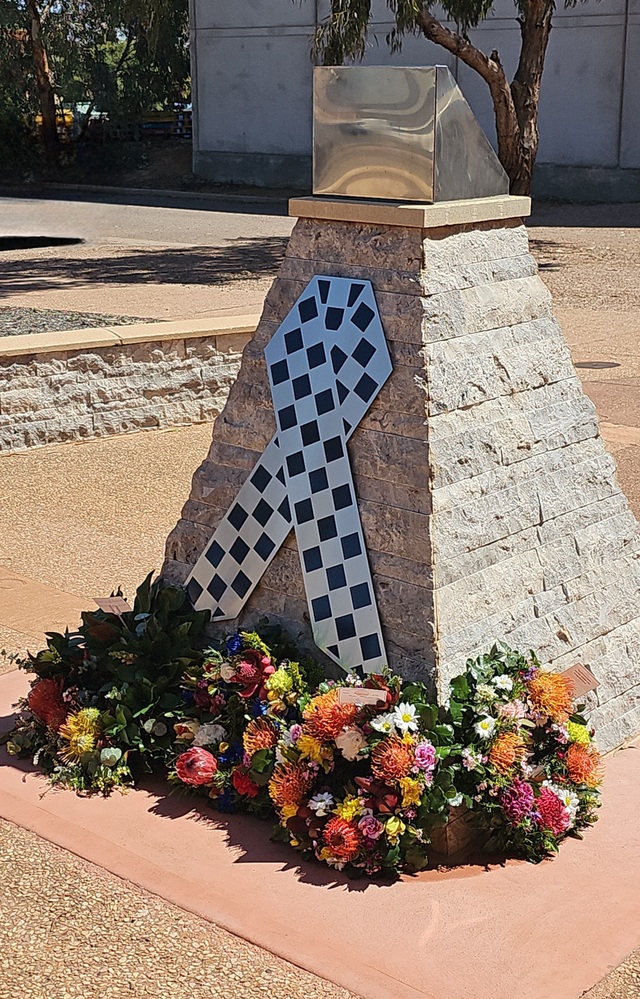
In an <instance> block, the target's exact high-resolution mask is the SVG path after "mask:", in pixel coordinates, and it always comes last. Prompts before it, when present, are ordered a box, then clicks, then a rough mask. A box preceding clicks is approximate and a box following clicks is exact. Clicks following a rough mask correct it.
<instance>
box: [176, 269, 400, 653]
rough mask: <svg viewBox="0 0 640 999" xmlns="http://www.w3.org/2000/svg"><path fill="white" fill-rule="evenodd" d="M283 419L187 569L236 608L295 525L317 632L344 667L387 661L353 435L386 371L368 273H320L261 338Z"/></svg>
mask: <svg viewBox="0 0 640 999" xmlns="http://www.w3.org/2000/svg"><path fill="white" fill-rule="evenodd" d="M265 357H266V360H267V366H268V370H269V381H270V385H271V394H272V397H273V405H274V409H275V413H276V422H277V426H278V431H277V433H276V435H275V436H274V437H273V438H272V440H271V441H270V442H269V444H268V445H267V447H266V449H265V451H264V453H263V454H262V456H261V458H260V460H259V461H258V463H257V465H256V466H255V468H254V469H253V471H252V472H251V474H250V475H249V477H248V479H247V480H246V482H245V483H244V485H243V486H242V488H241V489H240V492H239V493H238V495H237V498H236V500H235V502H234V503H233V504H232V506H231V507H230V509H229V510H228V511H227V513H226V514H225V516H224V518H223V519H222V521H221V523H220V525H219V526H218V528H217V530H216V532H215V534H214V535H213V538H212V539H211V541H210V543H209V545H208V546H207V548H206V550H205V551H204V552H203V554H202V555H201V557H200V559H199V560H198V562H197V563H196V565H195V566H194V569H193V571H192V573H191V575H190V576H189V578H188V580H187V590H188V593H189V596H190V598H191V600H192V603H193V604H194V606H195V607H196V608H197V609H198V610H202V609H204V608H208V609H210V610H211V612H212V618H213V619H215V620H226V619H230V618H235V617H237V616H238V614H239V613H240V611H241V609H242V607H243V606H244V604H245V603H246V601H247V599H248V598H249V596H250V594H251V592H252V591H253V589H254V588H255V586H256V585H257V584H258V583H259V581H260V579H261V577H262V575H263V574H264V572H265V570H266V568H267V566H268V565H269V563H270V562H271V560H272V559H273V557H274V556H275V554H276V553H277V551H278V549H279V548H280V547H281V546H282V544H283V543H284V541H285V539H286V537H287V534H288V533H289V531H290V529H291V526H292V524H293V526H294V527H295V532H296V540H297V543H298V550H299V552H300V562H301V566H302V574H303V579H304V586H305V591H306V594H307V601H308V603H309V610H310V615H311V622H312V628H313V635H314V640H315V642H316V644H317V645H318V646H319V648H321V649H322V650H323V651H324V652H326V653H327V655H329V656H331V658H332V659H334V660H335V661H336V662H337V663H339V664H340V666H342V667H343V668H345V669H353V668H355V667H362V668H363V669H364V670H365V671H367V672H374V671H376V670H379V669H380V668H381V667H382V666H383V665H385V663H386V657H385V653H384V645H383V639H382V632H381V628H380V619H379V616H378V610H377V607H376V603H375V597H374V592H373V586H372V583H371V572H370V569H369V563H368V560H367V555H366V550H365V545H364V538H363V534H362V526H361V524H360V516H359V513H358V506H357V502H356V495H355V489H354V485H353V477H352V474H351V467H350V464H349V457H348V454H347V449H346V442H347V440H348V439H349V437H350V436H351V434H352V433H353V431H354V430H355V428H356V427H357V425H358V424H359V422H360V421H361V420H362V418H363V417H364V415H365V413H366V412H367V410H368V409H369V407H370V405H371V403H372V402H373V399H374V398H375V396H376V395H377V394H378V392H379V391H380V389H381V388H382V386H383V385H384V383H385V382H386V380H387V378H388V377H389V375H390V374H391V369H392V365H391V359H390V357H389V351H388V348H387V344H386V341H385V336H384V331H383V329H382V324H381V322H380V318H379V315H378V309H377V306H376V302H375V298H374V294H373V289H372V287H371V284H370V282H368V281H352V280H349V279H346V278H335V277H315V278H313V280H312V281H310V283H309V284H308V286H307V288H306V289H305V291H304V292H303V293H302V295H301V296H300V298H299V299H298V301H297V302H296V304H295V305H294V307H293V308H292V309H291V311H290V312H289V314H288V316H287V317H286V319H285V320H284V322H283V323H282V324H281V325H280V327H279V328H278V330H277V331H276V333H275V334H274V335H273V337H272V338H271V341H270V342H269V344H268V346H267V347H266V350H265Z"/></svg>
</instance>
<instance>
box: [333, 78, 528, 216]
mask: <svg viewBox="0 0 640 999" xmlns="http://www.w3.org/2000/svg"><path fill="white" fill-rule="evenodd" d="M313 193H314V194H325V195H340V196H344V197H350V198H380V199H386V200H392V201H418V202H435V201H452V200H459V199H467V198H487V197H491V196H493V195H503V194H508V193H509V182H508V178H507V175H506V173H505V172H504V170H503V169H502V166H501V165H500V162H499V160H498V158H497V156H496V154H495V153H494V151H493V149H492V147H491V145H490V143H489V141H488V139H487V138H486V136H485V135H484V133H483V131H482V129H481V128H480V126H479V125H478V123H477V121H476V119H475V118H474V116H473V112H472V111H471V108H470V107H469V105H468V104H467V102H466V101H465V99H464V96H463V95H462V92H461V91H460V89H459V88H458V85H457V84H456V82H455V80H454V78H453V76H452V75H451V73H450V72H449V70H448V69H447V68H446V66H410V67H404V66H349V67H343V66H322V67H317V68H316V69H315V70H314V95H313Z"/></svg>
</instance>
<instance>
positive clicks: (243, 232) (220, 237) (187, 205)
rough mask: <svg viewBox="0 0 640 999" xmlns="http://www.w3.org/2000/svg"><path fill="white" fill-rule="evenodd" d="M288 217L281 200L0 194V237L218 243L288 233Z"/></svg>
mask: <svg viewBox="0 0 640 999" xmlns="http://www.w3.org/2000/svg"><path fill="white" fill-rule="evenodd" d="M292 226H293V221H292V220H291V219H289V218H288V217H287V208H286V202H284V201H281V200H277V201H276V200H273V199H265V201H264V202H254V201H251V202H241V201H237V200H232V201H222V200H216V199H211V200H209V199H207V200H202V199H195V198H190V197H189V196H188V195H185V196H184V197H181V198H173V197H158V196H154V195H149V194H140V195H112V194H91V193H83V192H66V191H65V192H59V193H56V194H53V193H48V194H47V195H46V197H42V198H36V197H29V198H24V197H1V198H0V237H1V236H15V235H37V236H69V237H79V238H82V239H86V240H89V241H92V242H93V241H99V242H117V243H118V244H119V245H123V244H126V243H131V244H135V245H136V246H139V245H141V244H150V245H159V246H194V245H197V246H222V245H224V244H225V243H226V242H229V241H230V240H234V239H238V238H241V237H256V236H257V237H260V236H288V235H289V233H290V232H291V229H292Z"/></svg>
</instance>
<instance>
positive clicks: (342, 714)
mask: <svg viewBox="0 0 640 999" xmlns="http://www.w3.org/2000/svg"><path fill="white" fill-rule="evenodd" d="M357 713H358V708H357V706H356V705H355V704H340V703H339V701H338V691H337V690H329V691H327V693H326V694H318V696H317V697H313V698H312V699H311V700H310V701H309V703H308V704H307V706H306V708H305V709H304V711H303V712H302V717H303V718H304V721H305V728H306V730H307V731H308V732H309V734H310V735H312V736H313V737H314V738H315V739H319V740H320V742H332V741H333V740H334V739H335V738H336V736H337V735H339V734H340V732H342V729H343V728H345V727H346V726H349V725H351V724H353V721H354V719H355V717H356V715H357Z"/></svg>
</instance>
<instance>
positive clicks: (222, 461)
mask: <svg viewBox="0 0 640 999" xmlns="http://www.w3.org/2000/svg"><path fill="white" fill-rule="evenodd" d="M314 274H329V275H335V276H348V277H350V278H355V279H357V278H358V277H362V278H367V279H368V280H370V281H371V282H372V283H373V287H374V290H375V294H376V300H377V303H378V307H379V311H380V315H381V319H382V323H383V327H384V330H385V334H386V337H387V340H388V344H389V349H390V353H391V357H392V361H393V365H394V370H393V373H392V375H391V378H390V379H389V381H388V382H387V384H386V385H385V386H384V388H383V389H382V391H381V392H380V394H379V396H378V397H377V398H376V400H375V402H374V403H373V405H372V406H371V408H370V410H369V411H368V413H367V415H366V417H365V418H364V420H363V421H362V423H361V424H360V426H359V427H358V428H357V430H356V431H355V433H354V434H353V436H352V438H351V441H350V443H349V455H350V459H351V464H352V468H353V472H354V479H355V484H356V489H357V494H358V501H359V508H360V515H361V520H362V524H363V530H364V533H365V538H366V541H367V546H368V552H369V558H370V562H371V568H372V574H373V581H374V588H375V591H376V597H377V600H378V606H379V610H380V616H381V620H382V625H383V630H384V634H385V642H386V647H387V652H388V655H389V661H390V665H391V666H392V667H393V668H394V669H396V670H398V671H399V672H400V673H402V674H403V675H404V676H407V677H410V676H412V677H419V678H421V679H424V680H426V681H429V682H431V683H432V684H433V686H434V687H436V688H437V691H438V694H439V696H440V698H444V697H446V691H447V685H448V681H449V679H450V677H451V676H453V675H455V674H456V673H457V672H459V671H460V670H461V669H462V668H463V667H464V664H465V661H466V659H467V658H468V657H469V656H473V655H477V654H479V653H480V652H482V651H486V650H487V649H488V648H490V647H491V645H492V644H493V643H494V642H495V641H496V640H506V641H508V642H510V643H511V644H512V645H513V646H514V647H520V648H523V649H529V648H532V649H534V650H535V651H536V652H537V653H538V655H539V656H540V658H541V660H542V661H543V662H550V663H554V664H556V665H557V666H558V667H560V668H562V667H564V666H568V665H571V664H572V663H574V662H576V661H582V662H583V663H584V664H585V665H587V666H588V667H590V668H591V669H593V671H594V673H595V675H596V676H597V677H598V679H599V680H600V684H601V685H600V687H599V689H598V691H597V693H596V694H592V695H589V696H590V698H591V701H592V705H593V707H595V708H596V709H597V710H596V714H595V720H596V722H597V723H598V725H599V728H600V739H601V744H602V745H603V746H604V747H605V748H608V747H611V746H613V745H617V744H619V743H620V742H621V741H623V739H624V738H625V737H627V736H629V735H631V734H633V733H635V732H637V731H638V729H639V728H640V525H639V524H638V523H637V521H636V520H635V518H634V517H633V515H632V514H631V513H630V511H629V509H628V506H627V502H626V499H625V497H624V495H623V494H622V492H621V490H620V488H619V486H618V484H617V482H616V478H615V466H614V462H613V459H612V458H611V457H610V456H609V455H608V453H607V452H606V450H605V448H604V445H603V442H602V440H601V438H600V435H599V429H598V422H597V418H596V414H595V410H594V407H593V405H592V403H591V402H590V401H589V399H588V398H587V397H586V396H585V395H584V394H583V391H582V386H581V383H580V381H579V379H578V377H577V375H576V373H575V369H574V367H573V364H572V360H571V357H570V354H569V350H568V347H567V345H566V343H565V340H564V338H563V336H562V332H561V330H560V328H559V326H558V324H557V322H556V321H555V320H554V318H553V315H552V307H551V298H550V295H549V293H548V291H547V290H546V288H545V286H544V285H543V283H542V282H541V280H540V279H539V277H538V275H537V273H536V264H535V261H534V259H533V258H532V256H531V255H530V253H529V247H528V239H527V233H526V230H525V228H524V226H523V224H522V222H521V220H520V219H506V220H501V221H491V222H480V223H474V224H467V225H464V224H463V225H448V226H446V227H445V226H443V227H442V228H439V229H438V228H430V229H420V228H413V227H409V226H407V227H404V226H400V225H396V226H387V225H378V224H371V223H357V222H340V221H331V220H318V219H312V218H308V219H304V218H303V219H300V220H299V221H298V223H297V225H296V227H295V230H294V232H293V234H292V237H291V240H290V243H289V247H288V250H287V253H286V257H285V260H284V263H283V266H282V268H281V271H280V273H279V276H278V278H277V279H276V281H275V282H274V285H273V286H272V288H271V291H270V292H269V295H268V296H267V300H266V303H265V309H264V313H263V316H262V319H261V321H260V325H259V327H258V329H257V331H256V334H255V336H254V337H253V339H252V341H251V342H250V344H249V345H248V346H247V348H246V350H245V353H244V356H243V361H242V366H241V369H240V373H239V377H238V380H237V381H236V383H235V384H234V386H233V387H232V389H231V392H230V394H229V400H228V403H227V406H226V408H225V410H224V411H223V413H222V414H221V415H220V417H219V418H218V420H217V421H216V425H215V428H214V439H213V442H212V445H211V449H210V452H209V455H208V457H207V459H206V460H205V461H204V462H203V464H202V465H201V466H200V468H199V469H198V470H197V471H196V473H195V476H194V479H193V485H192V490H191V496H190V498H189V500H188V501H187V503H186V505H185V507H184V510H183V514H182V519H181V520H180V522H179V523H178V525H177V527H176V528H175V530H174V531H173V533H172V534H171V535H170V537H169V539H168V543H167V552H166V556H167V558H166V563H165V569H164V573H165V575H166V576H167V577H168V578H170V579H171V580H173V581H177V582H183V581H184V580H185V578H186V576H187V575H188V573H189V570H190V567H191V565H192V564H193V563H194V562H195V561H196V560H197V558H198V556H199V555H200V553H201V552H202V550H203V548H204V546H205V544H206V542H207V541H208V540H209V538H210V537H211V534H212V532H213V530H214V529H215V527H216V526H217V524H218V522H219V520H220V519H221V517H222V515H223V513H224V512H225V511H226V509H227V508H228V506H229V505H230V503H231V502H232V500H233V499H234V497H235V495H236V493H237V491H238V489H239V487H240V485H241V484H242V482H243V481H244V479H245V478H246V476H247V474H248V472H249V471H250V470H251V469H252V467H253V465H254V464H255V462H256V460H257V458H258V456H259V455H260V453H261V452H262V450H263V449H264V447H265V445H266V444H267V442H268V441H269V439H270V438H271V436H272V435H273V433H274V431H275V423H274V416H273V408H272V403H271V397H270V392H269V387H268V380H267V373H266V367H265V361H264V355H263V350H264V347H265V345H266V343H267V342H268V341H269V339H270V337H271V336H272V334H273V333H274V331H275V330H276V328H277V326H278V324H279V323H280V322H281V321H282V319H283V318H284V316H285V315H286V313H287V312H288V310H289V309H290V308H291V305H292V304H293V302H294V301H295V300H296V298H297V297H298V296H299V295H300V293H301V292H302V291H303V289H304V287H305V286H306V284H307V282H308V281H309V279H310V278H311V277H312V276H313V275H314ZM264 614H268V615H270V616H272V617H276V618H279V619H280V620H282V621H283V622H284V623H285V625H286V626H287V627H288V628H289V629H290V630H292V631H293V632H294V634H297V635H298V636H299V638H301V639H302V641H303V642H305V643H306V644H307V645H309V646H311V640H310V629H309V627H308V610H307V605H306V601H305V597H304V591H303V585H302V579H301V572H300V566H299V561H298V555H297V552H296V546H295V537H294V535H293V533H292V534H291V535H290V536H289V538H288V539H287V541H286V543H285V546H284V547H283V549H282V550H281V551H280V552H279V554H278V555H277V557H276V558H275V560H274V561H273V563H272V564H271V566H270V567H269V569H268V570H267V573H266V574H265V576H264V577H263V579H262V581H261V583H260V585H259V586H258V587H257V589H256V590H255V591H254V593H253V595H252V597H251V598H250V600H249V602H248V604H247V606H246V607H245V610H244V612H243V617H242V618H241V619H240V622H239V623H241V624H242V623H253V622H255V621H256V620H257V618H259V617H260V616H262V615H264ZM236 623H238V622H234V624H236Z"/></svg>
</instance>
